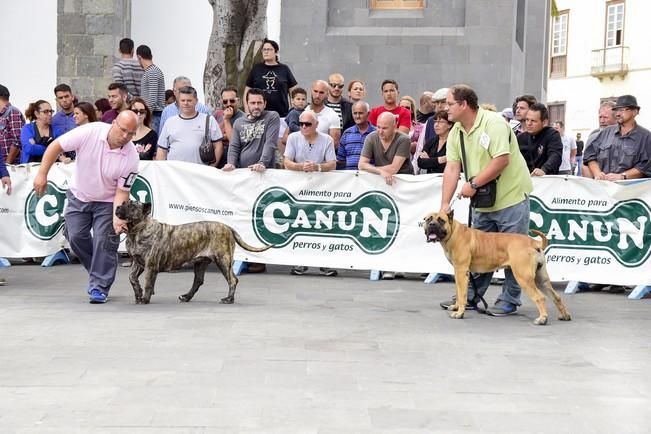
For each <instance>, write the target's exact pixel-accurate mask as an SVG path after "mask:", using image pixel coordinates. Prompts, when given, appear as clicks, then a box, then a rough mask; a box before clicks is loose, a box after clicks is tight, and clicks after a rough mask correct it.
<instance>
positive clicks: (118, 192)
mask: <svg viewBox="0 0 651 434" xmlns="http://www.w3.org/2000/svg"><path fill="white" fill-rule="evenodd" d="M137 128H138V118H137V117H136V114H135V113H134V112H132V111H131V110H125V111H123V112H120V114H118V116H117V117H116V118H115V119H114V120H113V122H112V123H111V124H110V125H109V124H105V123H103V122H90V123H88V124H85V125H82V126H80V127H77V128H75V129H74V130H72V131H70V132H68V133H66V134H64V135H62V136H60V137H58V138H57V139H55V140H54V142H52V143H51V144H50V145H49V146H48V147H47V150H46V151H45V154H43V160H42V162H41V165H40V167H39V170H38V173H37V175H36V177H35V178H34V191H35V192H36V194H37V195H39V196H42V195H43V194H45V192H46V190H47V174H48V172H49V171H50V168H51V167H52V165H53V164H54V163H55V162H56V160H57V157H58V156H59V154H60V153H62V152H71V151H75V152H76V153H77V169H76V170H75V171H73V174H72V181H71V183H70V188H69V189H68V191H67V192H66V198H67V205H66V208H65V211H64V217H65V221H66V226H65V229H64V234H65V236H66V238H67V239H68V242H69V243H70V247H71V248H72V250H73V251H74V252H75V254H76V255H77V256H78V257H79V260H80V261H81V263H82V265H83V266H84V268H85V269H86V271H88V287H87V293H88V295H89V296H90V302H91V303H106V301H107V297H108V293H109V290H110V289H111V285H112V284H113V281H114V280H115V272H116V270H117V266H118V253H117V252H118V245H119V244H120V237H119V234H120V233H121V232H125V231H126V230H127V222H126V221H124V220H121V219H119V218H118V217H117V216H116V215H115V208H117V207H118V206H119V205H122V202H124V201H125V200H129V190H130V189H131V186H132V185H133V182H134V180H135V179H136V176H137V175H138V163H139V161H140V160H139V158H138V152H137V151H136V148H135V146H134V145H133V142H132V141H131V140H132V139H133V137H134V136H135V134H136V131H137Z"/></svg>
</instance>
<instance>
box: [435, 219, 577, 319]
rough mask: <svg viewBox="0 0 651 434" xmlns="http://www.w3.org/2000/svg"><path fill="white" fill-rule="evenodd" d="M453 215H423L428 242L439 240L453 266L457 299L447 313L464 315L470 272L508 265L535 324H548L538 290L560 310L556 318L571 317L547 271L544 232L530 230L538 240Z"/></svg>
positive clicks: (543, 297) (455, 316) (496, 268)
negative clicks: (482, 228) (472, 224)
mask: <svg viewBox="0 0 651 434" xmlns="http://www.w3.org/2000/svg"><path fill="white" fill-rule="evenodd" d="M453 217H454V216H453V212H449V213H445V212H438V213H431V214H428V215H427V216H426V217H425V236H426V238H427V242H437V241H438V242H440V243H441V246H442V247H443V251H444V252H445V256H446V257H447V258H448V261H450V263H451V264H452V266H453V267H454V278H455V280H456V283H457V299H456V304H454V305H453V306H450V307H449V310H451V311H455V312H452V313H451V314H450V316H451V317H452V318H463V314H464V312H465V310H466V300H467V298H468V273H469V272H474V273H488V272H491V271H495V270H498V269H500V268H506V267H511V271H513V275H514V276H515V279H516V280H517V281H518V283H519V284H520V286H521V287H522V289H523V290H524V292H526V293H527V295H528V296H529V297H530V298H531V299H532V300H533V301H534V303H535V304H536V307H537V308H538V313H539V316H538V318H536V320H535V321H534V324H537V325H544V324H547V308H546V307H545V296H544V295H543V293H542V292H541V289H542V290H543V291H545V292H546V293H547V294H548V295H549V296H550V297H552V300H553V301H554V304H555V305H556V307H557V308H558V311H559V312H560V316H559V317H558V319H560V320H562V321H569V320H570V319H571V318H570V314H569V312H568V311H567V308H566V307H565V305H564V304H563V301H562V300H561V297H560V296H559V295H558V293H557V292H556V291H554V288H553V287H552V284H551V281H550V280H549V275H548V274H547V265H546V261H545V248H546V247H547V238H546V237H545V234H543V233H542V232H539V231H534V230H532V231H531V232H533V233H535V234H536V235H538V236H539V237H541V238H542V241H537V240H534V239H532V238H529V237H528V236H526V235H520V234H507V233H496V232H482V231H479V230H477V229H472V228H469V227H467V226H465V225H463V224H461V223H459V222H458V221H456V220H454V218H453Z"/></svg>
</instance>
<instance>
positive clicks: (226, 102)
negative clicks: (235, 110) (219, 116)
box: [222, 98, 237, 104]
mask: <svg viewBox="0 0 651 434" xmlns="http://www.w3.org/2000/svg"><path fill="white" fill-rule="evenodd" d="M236 102H237V98H233V99H223V100H222V104H228V103H231V104H235V103H236Z"/></svg>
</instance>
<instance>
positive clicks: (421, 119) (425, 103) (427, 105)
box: [416, 90, 436, 124]
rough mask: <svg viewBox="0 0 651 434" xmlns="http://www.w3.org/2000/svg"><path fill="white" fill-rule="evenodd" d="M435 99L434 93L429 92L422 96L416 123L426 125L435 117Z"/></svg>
mask: <svg viewBox="0 0 651 434" xmlns="http://www.w3.org/2000/svg"><path fill="white" fill-rule="evenodd" d="M433 97H434V92H430V91H428V90H426V91H425V92H423V94H422V95H421V96H420V101H419V104H420V107H418V110H416V122H418V123H420V124H424V123H425V122H427V120H428V119H429V118H431V117H432V116H434V113H436V111H435V108H436V106H435V104H434V99H433Z"/></svg>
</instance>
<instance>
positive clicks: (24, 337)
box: [0, 264, 651, 434]
mask: <svg viewBox="0 0 651 434" xmlns="http://www.w3.org/2000/svg"><path fill="white" fill-rule="evenodd" d="M311 272H312V273H313V274H311V275H305V276H291V275H289V267H282V266H270V267H268V272H267V273H263V274H244V275H242V276H240V284H239V288H238V292H237V294H236V303H235V304H234V305H223V304H220V303H219V299H220V298H222V297H223V296H224V295H225V294H226V292H227V288H226V282H225V281H224V279H223V277H222V276H221V274H219V273H218V271H217V269H216V268H214V267H211V268H210V269H209V272H208V273H207V274H206V284H205V285H204V286H203V287H202V288H201V289H200V290H199V292H198V293H197V295H196V297H195V298H194V300H193V301H192V302H190V303H185V304H182V303H179V302H178V300H177V296H178V295H180V294H182V293H184V292H185V291H186V290H187V288H189V286H190V284H191V282H192V272H191V271H190V270H182V271H180V272H177V273H164V274H161V275H160V276H159V278H158V280H157V287H156V294H155V295H154V296H153V298H152V303H151V304H150V305H145V306H142V305H136V304H135V303H134V301H133V292H132V290H131V287H130V285H129V283H128V269H125V268H120V269H119V270H118V276H117V280H116V283H115V285H114V288H113V289H112V291H111V293H110V301H109V302H108V303H107V304H105V305H91V304H89V303H88V299H87V295H86V294H85V290H84V288H85V282H86V275H85V272H84V270H83V268H82V267H81V266H80V265H78V264H73V265H65V266H56V267H52V268H42V267H39V266H37V265H33V264H24V265H14V266H12V267H10V268H1V269H0V275H1V276H2V277H6V278H7V281H8V282H7V285H6V286H3V287H0V367H2V369H0V433H20V434H31V433H39V434H41V433H46V434H50V433H57V434H58V433H65V434H70V433H84V434H88V433H90V434H97V433H116V434H123V433H129V434H133V433H143V434H168V433H169V434H172V433H173V434H179V433H180V434H204V433H306V434H329V433H398V434H412V433H554V434H557V433H572V434H574V433H608V434H610V433H614V432H621V433H648V432H649V426H651V412H650V411H649V407H650V406H651V376H650V375H649V360H651V339H649V337H648V336H647V334H648V333H647V332H648V330H650V329H651V314H650V313H649V311H650V310H651V299H644V300H629V299H627V298H626V294H609V293H602V292H588V293H578V294H573V295H562V296H563V298H564V300H565V302H566V304H567V306H568V308H569V310H570V312H571V313H572V318H573V320H572V321H571V322H562V321H558V320H556V316H557V315H556V312H555V311H554V310H553V309H554V307H553V305H552V304H551V303H550V302H548V309H549V310H550V318H551V321H550V324H549V325H548V326H542V327H541V326H534V325H533V324H532V321H533V319H534V318H535V317H536V316H537V312H536V310H535V307H534V305H533V304H532V303H531V302H530V301H529V300H528V299H525V300H523V306H522V307H521V308H520V309H519V312H518V314H517V315H514V316H510V317H504V318H492V317H488V316H486V315H481V314H478V313H476V312H467V313H466V318H465V319H464V320H453V319H450V318H448V315H447V313H446V312H444V311H443V310H441V309H440V307H439V303H440V302H441V301H443V300H445V299H448V298H449V297H450V295H451V294H452V293H453V291H454V289H453V285H452V284H450V283H440V284H434V285H426V284H423V283H422V280H420V278H419V277H418V276H416V275H408V277H407V278H406V279H396V280H393V281H377V282H371V281H369V280H368V273H366V272H361V271H351V270H342V271H340V273H339V276H337V277H323V276H319V275H318V274H317V273H318V272H317V270H311ZM559 289H562V287H559ZM498 292H499V288H498V287H497V286H492V287H491V288H490V289H489V293H488V295H489V301H491V300H493V299H494V298H495V297H496V296H497V294H498Z"/></svg>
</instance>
